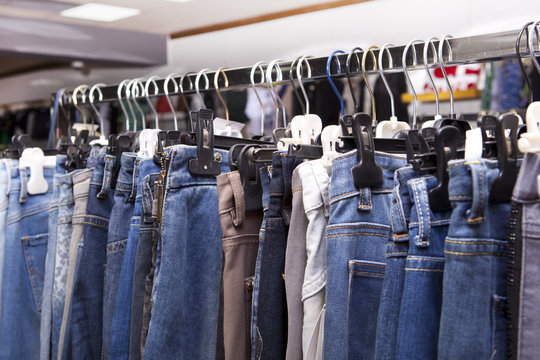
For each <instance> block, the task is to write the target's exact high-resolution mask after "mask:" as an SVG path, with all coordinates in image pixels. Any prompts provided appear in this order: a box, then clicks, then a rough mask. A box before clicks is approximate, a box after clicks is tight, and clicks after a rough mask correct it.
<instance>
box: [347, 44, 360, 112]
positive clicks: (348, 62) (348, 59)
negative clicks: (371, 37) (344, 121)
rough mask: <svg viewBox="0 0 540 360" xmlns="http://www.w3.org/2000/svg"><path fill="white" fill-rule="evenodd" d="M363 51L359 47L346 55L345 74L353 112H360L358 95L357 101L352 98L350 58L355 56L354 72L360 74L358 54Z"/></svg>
mask: <svg viewBox="0 0 540 360" xmlns="http://www.w3.org/2000/svg"><path fill="white" fill-rule="evenodd" d="M363 51H364V49H362V48H361V47H355V48H354V49H352V50H351V52H350V53H349V55H347V61H346V62H345V72H346V73H347V83H348V84H349V90H350V92H351V97H352V99H353V104H354V111H355V112H360V94H358V101H357V100H356V97H355V96H354V90H353V85H352V81H351V59H352V56H353V55H354V56H356V63H357V64H358V67H357V70H356V72H360V58H359V57H358V53H362V52H363Z"/></svg>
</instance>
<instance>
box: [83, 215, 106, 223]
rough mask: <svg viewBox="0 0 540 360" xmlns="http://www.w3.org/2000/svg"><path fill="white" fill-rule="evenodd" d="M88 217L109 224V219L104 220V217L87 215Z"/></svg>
mask: <svg viewBox="0 0 540 360" xmlns="http://www.w3.org/2000/svg"><path fill="white" fill-rule="evenodd" d="M86 217H89V218H92V219H98V220H103V221H106V222H109V219H107V218H104V217H101V216H97V215H92V214H86Z"/></svg>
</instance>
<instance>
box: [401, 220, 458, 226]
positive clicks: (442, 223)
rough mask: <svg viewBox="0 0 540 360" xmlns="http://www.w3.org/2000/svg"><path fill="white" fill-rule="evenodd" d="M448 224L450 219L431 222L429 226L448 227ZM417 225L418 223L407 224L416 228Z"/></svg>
mask: <svg viewBox="0 0 540 360" xmlns="http://www.w3.org/2000/svg"><path fill="white" fill-rule="evenodd" d="M449 223H450V219H442V220H433V221H432V222H431V223H430V224H431V225H448V224H449ZM418 224H419V222H418V221H413V222H410V223H409V226H412V227H414V226H417V225H418Z"/></svg>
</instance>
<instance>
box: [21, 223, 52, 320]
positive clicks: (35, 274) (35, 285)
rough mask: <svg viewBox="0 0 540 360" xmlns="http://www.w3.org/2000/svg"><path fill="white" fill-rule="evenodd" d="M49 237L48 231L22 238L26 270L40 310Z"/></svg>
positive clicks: (35, 301)
mask: <svg viewBox="0 0 540 360" xmlns="http://www.w3.org/2000/svg"><path fill="white" fill-rule="evenodd" d="M48 239H49V234H48V233H45V234H39V235H34V236H24V237H22V238H21V242H22V245H23V251H24V258H25V261H26V271H27V274H28V279H29V280H30V287H31V288H32V296H33V297H34V304H35V306H36V310H37V311H38V312H41V300H42V296H43V283H44V277H45V258H46V257H47V241H48Z"/></svg>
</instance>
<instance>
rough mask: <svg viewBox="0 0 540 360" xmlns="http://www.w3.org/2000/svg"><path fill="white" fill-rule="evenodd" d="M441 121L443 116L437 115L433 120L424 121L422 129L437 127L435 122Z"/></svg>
mask: <svg viewBox="0 0 540 360" xmlns="http://www.w3.org/2000/svg"><path fill="white" fill-rule="evenodd" d="M441 119H442V115H441V114H437V115H435V118H434V119H433V120H428V121H424V123H423V124H422V129H425V128H430V127H433V125H435V121H437V120H441Z"/></svg>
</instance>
